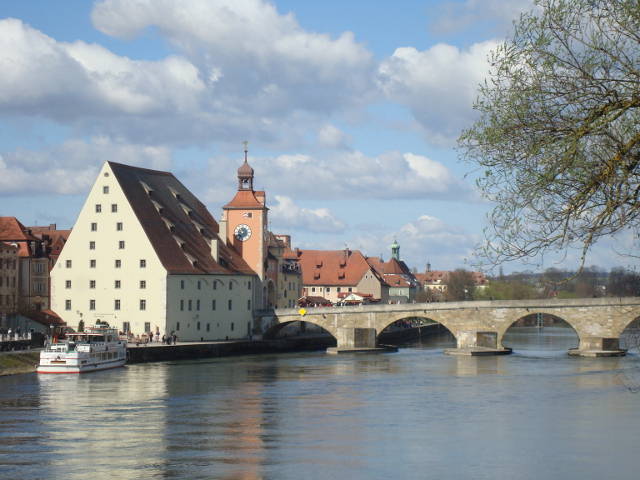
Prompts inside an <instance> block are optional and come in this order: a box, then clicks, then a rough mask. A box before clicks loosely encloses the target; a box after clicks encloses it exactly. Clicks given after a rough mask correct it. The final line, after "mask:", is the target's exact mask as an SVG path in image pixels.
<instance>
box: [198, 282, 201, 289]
mask: <svg viewBox="0 0 640 480" xmlns="http://www.w3.org/2000/svg"><path fill="white" fill-rule="evenodd" d="M200 288H201V285H200V280H198V290H200Z"/></svg>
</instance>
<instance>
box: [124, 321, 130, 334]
mask: <svg viewBox="0 0 640 480" xmlns="http://www.w3.org/2000/svg"><path fill="white" fill-rule="evenodd" d="M122 331H123V332H124V334H125V335H126V334H127V333H129V332H130V331H131V323H129V322H122Z"/></svg>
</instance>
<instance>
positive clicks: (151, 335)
mask: <svg viewBox="0 0 640 480" xmlns="http://www.w3.org/2000/svg"><path fill="white" fill-rule="evenodd" d="M149 343H153V332H149Z"/></svg>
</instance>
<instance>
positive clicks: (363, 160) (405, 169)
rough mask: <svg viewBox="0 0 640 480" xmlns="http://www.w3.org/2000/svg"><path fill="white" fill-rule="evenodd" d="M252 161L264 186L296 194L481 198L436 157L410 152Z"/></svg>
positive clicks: (315, 196) (345, 153)
mask: <svg viewBox="0 0 640 480" xmlns="http://www.w3.org/2000/svg"><path fill="white" fill-rule="evenodd" d="M250 164H251V166H252V167H253V168H254V170H255V172H256V178H257V179H259V182H260V184H261V185H264V186H265V188H267V190H268V191H271V192H277V193H279V194H282V195H288V196H291V197H295V198H307V199H335V198H344V199H368V200H375V199H379V200H391V199H426V198H431V199H455V200H460V201H478V200H479V197H478V194H477V192H476V191H475V189H473V188H472V187H470V186H468V185H467V184H465V183H464V182H462V181H461V180H460V179H458V178H457V177H455V176H454V175H453V174H452V173H451V172H450V171H449V170H448V169H447V168H446V167H445V166H444V165H442V164H441V163H440V162H437V161H435V160H431V159H429V158H427V157H425V156H421V155H415V154H413V153H406V154H404V155H403V154H401V153H400V152H387V153H384V154H382V155H380V156H378V157H377V158H372V157H369V156H367V155H365V154H363V153H362V152H359V151H337V152H333V153H332V154H331V155H329V156H327V157H317V156H310V155H280V156H278V157H276V158H268V157H267V158H253V159H251V160H250Z"/></svg>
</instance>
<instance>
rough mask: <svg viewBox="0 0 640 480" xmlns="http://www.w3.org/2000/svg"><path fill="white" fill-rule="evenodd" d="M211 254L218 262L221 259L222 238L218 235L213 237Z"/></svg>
mask: <svg viewBox="0 0 640 480" xmlns="http://www.w3.org/2000/svg"><path fill="white" fill-rule="evenodd" d="M211 256H212V257H213V259H214V260H215V261H216V263H217V262H218V260H220V240H218V238H217V237H214V238H212V239H211Z"/></svg>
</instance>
